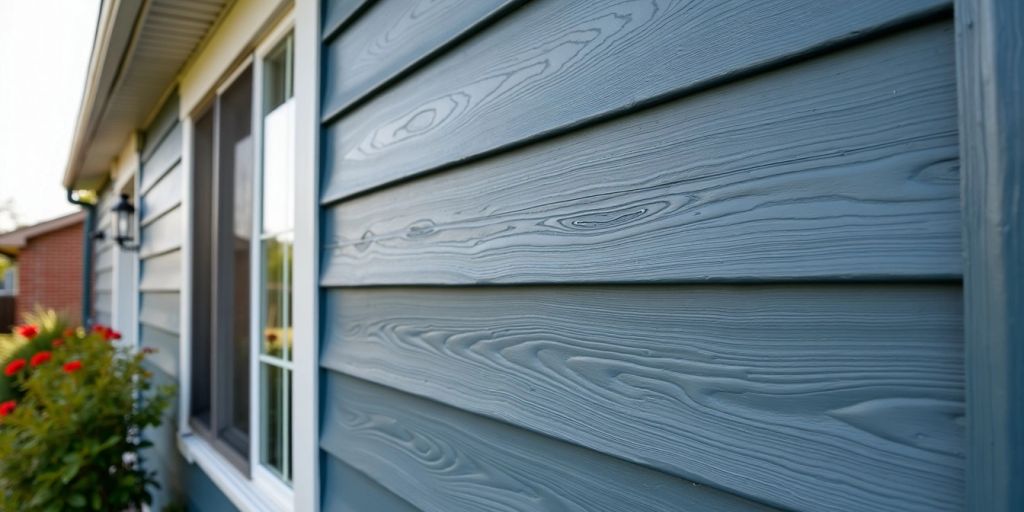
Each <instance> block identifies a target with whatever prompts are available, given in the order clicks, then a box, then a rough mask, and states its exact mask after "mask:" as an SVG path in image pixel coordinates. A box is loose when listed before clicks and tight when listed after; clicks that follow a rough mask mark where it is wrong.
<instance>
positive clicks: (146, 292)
mask: <svg viewBox="0 0 1024 512" xmlns="http://www.w3.org/2000/svg"><path fill="white" fill-rule="evenodd" d="M181 131H182V130H181V123H180V122H179V121H178V99H177V95H176V94H174V95H172V96H171V97H170V98H169V99H168V100H166V101H165V103H164V104H163V105H162V106H161V107H160V110H159V112H158V113H157V115H156V117H155V119H154V120H153V121H152V122H151V123H150V125H149V126H148V127H146V129H145V131H144V135H143V139H142V144H141V148H140V159H141V165H140V173H139V178H138V180H139V186H138V191H139V199H138V202H137V208H138V211H137V213H138V218H139V250H138V257H139V283H138V292H139V300H138V305H139V310H138V316H137V318H138V333H139V345H140V346H141V347H145V348H152V349H155V350H156V352H155V353H154V354H153V355H152V356H151V357H150V359H149V362H150V364H151V367H152V371H153V374H154V380H155V381H156V382H157V383H158V384H171V385H177V384H178V353H179V343H180V332H179V331H180V325H181V322H180V320H179V318H180V313H179V304H180V295H179V293H180V290H181V237H182V235H181V234H182V227H181V222H182V220H181V219H182V212H181V210H182V208H181V201H182V194H183V191H182V186H181V177H182V174H183V172H184V171H183V170H182V166H181V155H182V137H181ZM177 403H178V401H177V400H175V401H173V404H174V405H172V407H170V408H169V410H168V411H167V413H166V415H165V416H164V422H163V424H162V425H161V426H160V427H158V428H156V429H153V430H152V431H150V432H149V433H148V436H149V438H150V439H151V440H152V441H153V443H154V451H153V453H152V454H151V455H150V462H151V466H152V467H153V468H154V469H155V470H156V471H157V473H158V475H159V476H158V478H159V480H160V481H161V482H163V488H162V489H161V490H160V492H159V493H158V495H157V496H155V500H154V506H153V508H154V509H156V510H159V509H160V508H161V507H162V506H164V505H166V504H168V503H182V504H183V503H186V501H187V500H189V499H190V498H188V494H189V493H188V492H187V491H186V487H185V485H186V482H187V481H189V480H190V479H192V480H194V479H196V478H198V477H197V476H195V475H190V474H189V473H190V472H193V471H198V469H196V468H189V466H188V464H187V463H186V462H185V460H184V458H182V456H181V453H180V452H179V451H178V444H177V431H178V429H177V419H178V408H177Z"/></svg>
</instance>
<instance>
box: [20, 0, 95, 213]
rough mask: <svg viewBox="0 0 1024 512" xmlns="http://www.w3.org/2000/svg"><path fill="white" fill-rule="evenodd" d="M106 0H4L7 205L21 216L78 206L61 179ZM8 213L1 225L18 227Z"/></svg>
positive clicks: (69, 210) (67, 209)
mask: <svg viewBox="0 0 1024 512" xmlns="http://www.w3.org/2000/svg"><path fill="white" fill-rule="evenodd" d="M99 3H100V2H99V0H0V210H4V209H5V208H4V206H5V204H6V205H9V206H10V207H11V208H12V209H13V211H14V212H15V214H16V216H17V221H18V222H19V223H20V224H23V225H24V224H33V223H35V222H38V221H41V220H46V219H50V218H53V217H57V216H60V215H63V214H66V213H70V212H73V211H75V209H76V207H74V206H73V205H71V204H69V203H68V202H67V200H66V199H65V192H64V188H63V186H62V185H61V181H62V178H63V176H64V167H65V164H66V163H67V157H68V152H69V151H70V146H71V137H72V133H73V131H74V126H75V119H76V118H77V116H78V107H79V103H80V102H81V99H82V87H83V83H84V81H85V73H86V67H87V66H88V60H89V53H90V50H91V49H92V41H93V35H94V34H95V31H96V16H97V14H98V12H99ZM13 227H14V226H13V224H12V222H11V219H10V218H9V216H7V215H4V214H2V213H0V231H5V230H8V229H11V228H13Z"/></svg>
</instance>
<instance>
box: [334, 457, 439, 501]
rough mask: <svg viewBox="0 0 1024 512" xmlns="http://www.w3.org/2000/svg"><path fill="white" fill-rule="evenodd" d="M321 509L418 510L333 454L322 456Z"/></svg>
mask: <svg viewBox="0 0 1024 512" xmlns="http://www.w3.org/2000/svg"><path fill="white" fill-rule="evenodd" d="M323 475H324V476H323V479H324V481H325V482H330V485H329V486H325V487H324V490H323V492H324V499H323V508H322V509H321V510H322V512H378V511H381V510H385V511H387V512H420V510H419V509H418V508H416V507H414V506H412V505H411V504H409V503H408V502H407V501H405V500H403V499H402V498H399V497H398V496H396V495H395V494H393V493H392V492H391V491H389V490H387V489H386V488H385V487H384V486H382V485H381V484H379V483H377V482H376V481H375V480H373V479H372V478H370V477H368V476H366V475H364V474H363V473H361V472H359V471H358V470H356V469H355V468H353V467H352V466H349V465H348V464H345V463H344V462H341V461H340V460H338V459H337V458H335V457H333V456H327V457H324V461H323Z"/></svg>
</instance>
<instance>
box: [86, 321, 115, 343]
mask: <svg viewBox="0 0 1024 512" xmlns="http://www.w3.org/2000/svg"><path fill="white" fill-rule="evenodd" d="M92 330H93V332H96V333H99V334H100V335H102V336H103V339H105V340H107V341H110V340H119V339H121V333H120V332H117V331H115V330H114V329H111V328H110V327H107V326H105V325H99V324H97V325H96V326H94V327H93V328H92Z"/></svg>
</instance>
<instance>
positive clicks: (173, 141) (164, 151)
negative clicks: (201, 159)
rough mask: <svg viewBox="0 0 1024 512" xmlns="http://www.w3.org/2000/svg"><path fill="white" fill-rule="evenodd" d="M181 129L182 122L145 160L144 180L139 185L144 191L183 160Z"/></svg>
mask: <svg viewBox="0 0 1024 512" xmlns="http://www.w3.org/2000/svg"><path fill="white" fill-rule="evenodd" d="M181 130H182V128H181V125H180V124H177V125H175V127H174V128H173V129H172V130H171V131H170V133H168V134H167V136H166V137H164V138H163V140H162V141H161V142H160V145H159V147H157V148H156V150H154V151H153V154H152V155H151V156H150V157H149V159H147V160H144V163H143V173H142V181H141V185H140V186H139V190H142V192H143V193H145V192H146V191H148V190H149V189H150V187H152V186H153V185H154V184H155V183H156V182H157V180H159V179H160V177H161V176H163V174H164V173H165V172H166V171H167V170H168V169H171V168H172V167H174V166H175V165H176V164H177V163H178V162H179V161H180V160H181Z"/></svg>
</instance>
